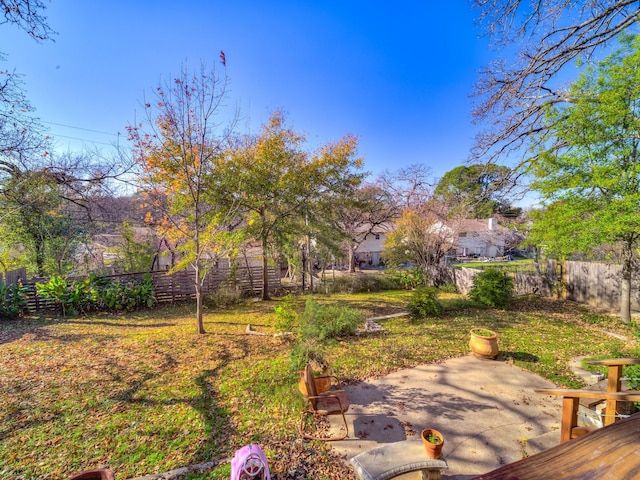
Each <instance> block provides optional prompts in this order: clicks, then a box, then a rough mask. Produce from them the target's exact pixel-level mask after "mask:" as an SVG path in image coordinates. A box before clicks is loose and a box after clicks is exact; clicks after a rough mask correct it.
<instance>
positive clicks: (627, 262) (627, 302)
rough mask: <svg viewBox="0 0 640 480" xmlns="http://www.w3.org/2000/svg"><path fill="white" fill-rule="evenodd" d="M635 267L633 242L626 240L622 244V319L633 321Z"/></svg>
mask: <svg viewBox="0 0 640 480" xmlns="http://www.w3.org/2000/svg"><path fill="white" fill-rule="evenodd" d="M632 267H633V245H632V242H630V241H629V242H624V244H623V246H622V282H621V283H620V320H622V323H626V324H629V323H631V276H632V275H631V274H632Z"/></svg>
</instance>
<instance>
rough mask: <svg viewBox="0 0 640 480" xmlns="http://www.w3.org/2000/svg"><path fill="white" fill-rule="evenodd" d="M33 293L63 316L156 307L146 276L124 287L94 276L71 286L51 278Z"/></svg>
mask: <svg viewBox="0 0 640 480" xmlns="http://www.w3.org/2000/svg"><path fill="white" fill-rule="evenodd" d="M36 290H37V292H38V295H40V296H41V297H43V298H48V299H50V300H53V301H54V303H55V304H56V305H57V306H58V307H60V309H61V310H62V314H63V315H77V314H79V313H87V312H89V311H91V310H114V311H120V310H126V311H131V310H134V309H136V308H140V307H152V306H153V305H155V303H156V298H155V291H154V288H153V279H152V277H151V275H148V274H147V275H145V276H144V277H143V278H142V280H141V281H138V280H134V279H132V280H130V281H129V282H127V283H121V282H120V281H119V280H112V279H108V278H104V277H98V276H95V275H90V276H89V277H87V278H85V279H83V280H74V281H72V282H68V281H67V280H66V279H64V278H62V277H57V276H53V277H51V278H50V279H49V280H48V281H47V282H45V283H37V284H36Z"/></svg>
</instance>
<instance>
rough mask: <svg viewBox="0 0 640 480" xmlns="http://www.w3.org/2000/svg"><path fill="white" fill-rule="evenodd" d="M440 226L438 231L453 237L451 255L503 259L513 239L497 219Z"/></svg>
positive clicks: (469, 220) (465, 220)
mask: <svg viewBox="0 0 640 480" xmlns="http://www.w3.org/2000/svg"><path fill="white" fill-rule="evenodd" d="M438 224H439V225H438V227H437V228H438V229H442V230H445V231H447V232H448V233H450V234H451V236H452V239H453V240H452V248H451V250H450V251H449V254H450V255H457V256H462V257H465V256H478V257H501V256H503V255H504V254H505V249H506V248H508V247H510V246H511V241H512V239H513V232H512V231H511V230H509V229H508V228H505V227H503V226H502V225H500V224H499V223H498V220H497V219H495V218H485V219H462V220H450V221H446V222H438Z"/></svg>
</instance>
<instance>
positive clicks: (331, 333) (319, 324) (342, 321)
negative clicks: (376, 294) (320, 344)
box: [302, 296, 364, 341]
mask: <svg viewBox="0 0 640 480" xmlns="http://www.w3.org/2000/svg"><path fill="white" fill-rule="evenodd" d="M363 323H364V315H363V314H362V313H361V312H360V311H358V310H356V309H355V308H351V307H349V306H346V305H320V304H319V303H318V302H316V300H315V299H314V298H313V297H312V296H309V297H307V301H306V302H305V308H304V313H303V314H302V337H303V338H317V339H319V340H320V341H324V340H327V339H330V338H337V337H344V336H348V335H354V334H355V332H356V329H357V328H358V327H359V326H361V325H362V324H363Z"/></svg>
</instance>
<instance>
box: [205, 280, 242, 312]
mask: <svg viewBox="0 0 640 480" xmlns="http://www.w3.org/2000/svg"><path fill="white" fill-rule="evenodd" d="M204 301H205V305H206V306H207V307H209V308H229V307H232V306H234V305H237V304H239V303H240V302H242V292H241V291H240V289H239V288H238V287H236V286H233V285H226V284H222V285H220V286H219V287H218V289H217V290H216V291H215V292H213V293H210V294H209V295H207V296H206V297H205V300H204Z"/></svg>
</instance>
